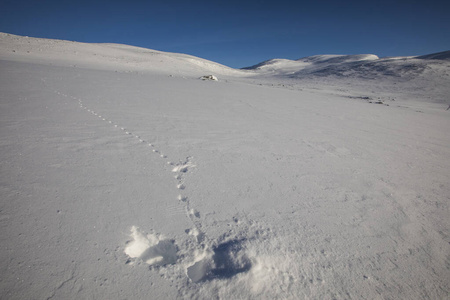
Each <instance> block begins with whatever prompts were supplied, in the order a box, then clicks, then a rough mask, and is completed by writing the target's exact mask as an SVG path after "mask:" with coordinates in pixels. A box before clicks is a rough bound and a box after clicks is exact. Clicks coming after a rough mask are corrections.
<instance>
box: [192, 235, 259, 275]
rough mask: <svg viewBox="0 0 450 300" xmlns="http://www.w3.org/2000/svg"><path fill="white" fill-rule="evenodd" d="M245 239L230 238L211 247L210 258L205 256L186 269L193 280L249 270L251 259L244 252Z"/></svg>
mask: <svg viewBox="0 0 450 300" xmlns="http://www.w3.org/2000/svg"><path fill="white" fill-rule="evenodd" d="M245 240H246V239H239V240H230V241H227V242H224V243H221V244H219V245H217V246H215V247H213V253H214V254H213V255H212V258H206V259H203V260H201V261H199V262H196V263H195V264H194V265H192V266H190V267H189V268H188V269H187V275H188V276H189V278H190V279H191V280H192V281H193V282H202V281H209V280H214V279H228V278H232V277H233V276H236V275H237V274H240V273H245V272H247V271H249V270H250V269H251V267H252V264H251V261H250V259H249V258H248V256H247V255H246V254H245V248H244V247H243V243H244V242H245Z"/></svg>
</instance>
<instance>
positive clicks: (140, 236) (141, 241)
mask: <svg viewBox="0 0 450 300" xmlns="http://www.w3.org/2000/svg"><path fill="white" fill-rule="evenodd" d="M131 237H132V238H133V240H132V241H131V242H129V244H128V246H127V247H126V248H125V254H126V255H128V256H129V257H130V258H138V259H141V260H142V261H144V262H145V263H147V264H149V265H155V266H163V265H167V264H174V263H175V262H176V261H177V246H176V245H175V243H174V241H173V240H169V239H164V238H163V237H162V236H158V235H155V234H147V235H146V234H144V233H143V232H142V231H141V230H140V229H139V228H138V227H136V226H133V227H131Z"/></svg>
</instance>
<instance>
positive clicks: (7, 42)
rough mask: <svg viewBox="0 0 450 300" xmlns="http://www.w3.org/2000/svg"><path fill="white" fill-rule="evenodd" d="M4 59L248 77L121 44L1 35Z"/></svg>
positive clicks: (207, 63)
mask: <svg viewBox="0 0 450 300" xmlns="http://www.w3.org/2000/svg"><path fill="white" fill-rule="evenodd" d="M0 55H1V57H2V58H3V59H8V60H12V61H21V62H33V63H46V64H51V65H56V66H75V67H82V68H95V69H103V70H115V71H128V72H131V71H152V72H159V73H164V74H170V75H183V76H184V75H189V76H200V75H205V72H215V73H217V74H221V75H225V74H227V75H228V74H234V75H238V74H245V72H243V71H240V70H235V69H231V68H229V67H226V66H224V65H221V64H218V63H215V62H212V61H208V60H206V59H202V58H198V57H194V56H191V55H186V54H179V53H168V52H161V51H156V50H151V49H145V48H140V47H134V46H128V45H119V44H87V43H77V42H71V41H63V40H50V39H42V38H31V37H21V36H17V35H12V34H7V33H0Z"/></svg>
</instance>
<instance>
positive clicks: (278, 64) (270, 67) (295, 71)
mask: <svg viewBox="0 0 450 300" xmlns="http://www.w3.org/2000/svg"><path fill="white" fill-rule="evenodd" d="M449 58H450V51H447V52H440V53H436V54H430V55H424V56H415V57H414V56H413V57H388V58H379V57H378V56H376V55H373V54H362V55H315V56H310V57H305V58H301V59H298V60H288V59H272V60H268V61H265V62H262V63H259V64H257V65H254V66H251V67H247V68H244V69H245V70H254V71H255V72H257V73H258V74H261V75H263V74H264V75H267V74H270V75H272V76H284V77H289V78H304V77H308V76H319V77H324V76H336V77H354V78H363V79H379V78H381V77H386V78H392V77H396V78H402V79H403V80H408V79H412V78H415V77H417V76H420V75H421V74H422V73H423V72H424V71H425V70H426V69H436V70H439V71H441V72H442V74H443V75H444V76H449V75H448V74H450V73H449V72H448V71H449V66H450V62H448V59H449ZM440 68H444V69H443V70H440Z"/></svg>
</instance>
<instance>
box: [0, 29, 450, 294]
mask: <svg viewBox="0 0 450 300" xmlns="http://www.w3.org/2000/svg"><path fill="white" fill-rule="evenodd" d="M209 74H214V76H217V77H218V78H219V81H203V80H200V79H199V78H200V76H204V75H209ZM449 74H450V62H449V60H448V53H438V54H433V55H429V56H422V57H402V58H378V57H376V56H374V55H357V56H355V55H352V56H342V55H339V56H337V55H334V56H323V55H322V56H314V57H309V58H303V59H300V60H297V61H290V60H272V61H268V62H264V63H261V64H259V65H258V66H255V67H252V68H249V69H247V70H234V69H231V68H228V67H225V66H222V65H220V64H217V63H214V62H210V61H207V60H204V59H200V58H196V57H192V56H188V55H183V54H174V53H164V52H159V51H154V50H149V49H143V48H137V47H132V46H125V45H115V44H83V43H76V42H69V41H57V40H49V39H36V38H29V37H20V36H14V35H10V34H4V33H2V34H0V86H1V88H0V100H1V102H0V105H1V106H0V122H1V127H0V128H1V131H0V134H1V135H0V147H1V151H0V154H1V168H0V172H1V173H0V189H1V202H0V205H1V206H0V226H1V232H2V234H1V245H2V246H1V251H0V255H1V260H0V268H1V274H2V276H1V281H0V295H1V298H2V299H3V298H4V299H448V298H449V290H450V237H449V230H450V217H449V216H450V214H449V203H450V201H449V200H450V185H449V182H450V159H449V158H450V135H449V133H448V132H449V129H450V110H447V108H448V107H449V104H450V99H449V95H450V93H449V86H450V77H449Z"/></svg>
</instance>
